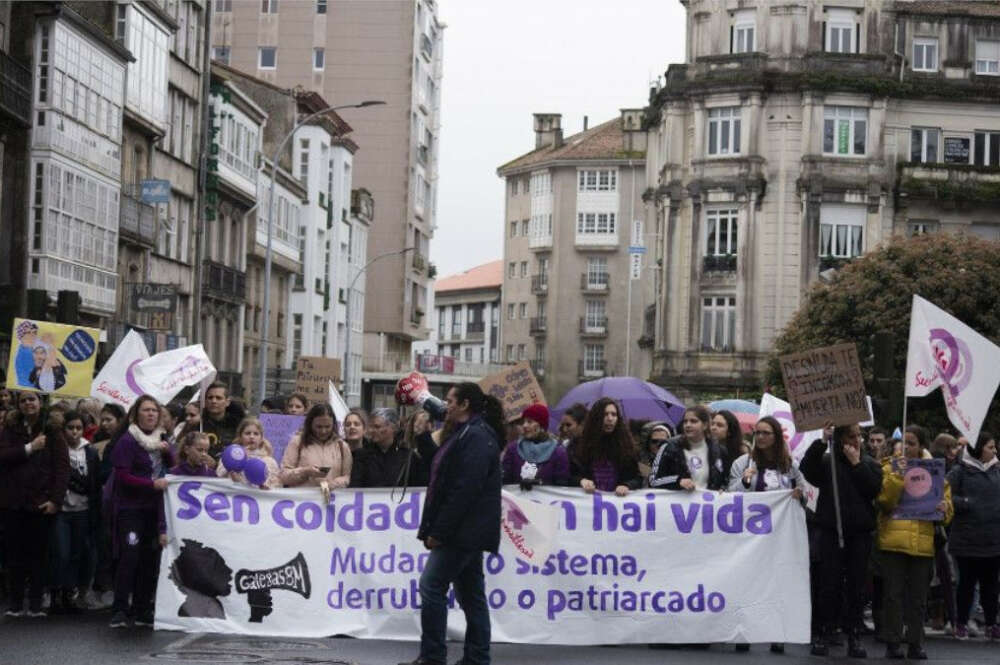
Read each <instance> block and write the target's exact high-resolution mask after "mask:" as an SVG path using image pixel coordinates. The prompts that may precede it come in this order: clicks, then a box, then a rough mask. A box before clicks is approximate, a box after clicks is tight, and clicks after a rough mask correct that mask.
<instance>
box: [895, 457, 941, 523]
mask: <svg viewBox="0 0 1000 665" xmlns="http://www.w3.org/2000/svg"><path fill="white" fill-rule="evenodd" d="M905 461H906V464H905V465H904V464H903V458H899V457H897V458H893V460H892V470H893V471H895V472H896V473H902V475H903V492H902V494H900V495H899V503H898V504H897V505H896V509H895V510H894V511H892V519H894V520H925V521H928V522H936V521H938V520H943V519H944V515H942V514H941V512H940V511H939V510H938V509H937V507H938V504H939V503H941V501H942V500H943V499H944V460H943V459H908V460H905Z"/></svg>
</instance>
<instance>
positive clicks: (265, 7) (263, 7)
mask: <svg viewBox="0 0 1000 665" xmlns="http://www.w3.org/2000/svg"><path fill="white" fill-rule="evenodd" d="M260 13H261V14H277V13H278V0H261V3H260Z"/></svg>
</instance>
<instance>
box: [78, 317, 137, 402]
mask: <svg viewBox="0 0 1000 665" xmlns="http://www.w3.org/2000/svg"><path fill="white" fill-rule="evenodd" d="M148 357H149V350H148V349H147V348H146V343H145V342H143V341H142V335H140V334H139V333H137V332H136V331H135V330H129V331H128V334H127V335H125V338H124V339H123V340H122V341H121V344H119V345H118V348H116V349H115V352H114V353H112V354H111V357H110V358H108V361H107V362H106V363H104V367H102V368H101V371H100V372H98V373H97V377H96V378H95V379H94V382H93V383H92V384H91V386H90V396H91V397H96V398H97V399H99V400H101V401H102V402H103V403H105V404H107V403H109V402H110V403H114V404H118V405H119V406H121V407H122V408H123V409H125V410H126V411H127V410H128V409H129V407H131V406H132V403H133V402H134V401H135V400H136V399H138V397H139V395H141V394H143V393H144V392H146V391H145V390H143V388H142V386H140V385H139V384H138V383H137V382H136V380H135V373H134V372H135V366H136V365H138V364H139V363H140V362H142V361H143V360H145V359H146V358H148Z"/></svg>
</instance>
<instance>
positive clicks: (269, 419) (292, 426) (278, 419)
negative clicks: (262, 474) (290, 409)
mask: <svg viewBox="0 0 1000 665" xmlns="http://www.w3.org/2000/svg"><path fill="white" fill-rule="evenodd" d="M305 421H306V417H305V416H286V415H283V414H280V413H262V414H260V424H261V425H262V426H263V427H264V438H265V439H267V440H268V441H270V442H271V446H272V447H273V448H274V459H275V460H276V461H277V462H278V465H279V466H280V465H281V458H282V457H284V456H285V448H286V447H288V442H289V441H291V440H292V437H293V436H295V435H296V434H298V433H299V430H301V429H302V424H303V423H304V422H305Z"/></svg>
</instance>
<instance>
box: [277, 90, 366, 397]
mask: <svg viewBox="0 0 1000 665" xmlns="http://www.w3.org/2000/svg"><path fill="white" fill-rule="evenodd" d="M382 104H385V102H383V101H381V100H367V101H363V102H359V103H357V104H341V105H339V106H330V107H327V108H325V109H322V110H319V111H316V112H315V113H312V114H310V115H308V116H306V117H305V118H303V119H302V120H301V121H299V122H298V123H297V124H296V125H295V126H294V127H292V129H291V130H290V131H289V132H288V134H286V135H285V138H283V139H282V140H281V143H279V144H278V148H277V149H276V150H275V151H274V158H273V159H272V160H271V189H270V192H269V194H268V201H267V251H266V252H265V253H264V329H263V330H262V331H261V337H260V381H259V383H258V386H259V390H260V394H259V396H258V397H257V402H258V403H260V402H261V401H262V400H263V399H264V396H265V394H266V391H267V342H268V339H267V338H268V334H269V328H270V324H271V242H272V238H273V237H274V190H275V184H276V183H277V179H278V158H279V157H281V151H282V150H284V149H285V145H287V143H288V141H289V140H291V138H292V136H294V135H295V132H297V131H298V130H299V129H300V128H301V127H302V126H303V125H306V124H308V123H309V122H311V121H312V120H313V119H315V118H318V117H319V116H321V115H324V114H326V113H331V112H333V111H339V110H341V109H360V108H365V107H367V106H380V105H382Z"/></svg>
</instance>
